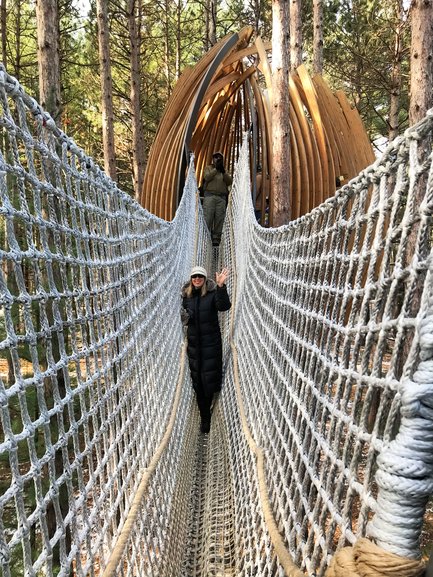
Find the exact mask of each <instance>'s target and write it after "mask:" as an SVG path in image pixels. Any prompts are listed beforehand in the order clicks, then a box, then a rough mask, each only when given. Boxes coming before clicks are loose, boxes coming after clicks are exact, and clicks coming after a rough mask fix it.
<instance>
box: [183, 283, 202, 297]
mask: <svg viewBox="0 0 433 577" xmlns="http://www.w3.org/2000/svg"><path fill="white" fill-rule="evenodd" d="M193 288H194V287H193V286H192V280H191V279H189V285H188V286H187V287H186V290H185V295H186V296H187V297H188V298H191V297H192V291H193ZM206 294H207V278H205V279H204V283H203V284H202V285H201V292H200V296H201V297H204V296H205V295H206Z"/></svg>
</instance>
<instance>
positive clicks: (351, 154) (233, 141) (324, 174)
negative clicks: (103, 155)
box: [140, 27, 374, 224]
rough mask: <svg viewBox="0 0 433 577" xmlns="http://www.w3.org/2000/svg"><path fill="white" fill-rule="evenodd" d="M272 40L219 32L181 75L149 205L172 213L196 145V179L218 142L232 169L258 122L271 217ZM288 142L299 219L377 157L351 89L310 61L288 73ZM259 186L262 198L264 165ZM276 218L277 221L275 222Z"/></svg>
mask: <svg viewBox="0 0 433 577" xmlns="http://www.w3.org/2000/svg"><path fill="white" fill-rule="evenodd" d="M269 50H270V46H269V45H266V44H265V43H264V42H263V41H262V39H261V38H260V37H258V38H255V40H254V41H252V28H250V27H246V28H244V29H242V30H241V31H240V32H239V33H237V34H230V35H228V36H226V37H225V38H223V39H222V40H220V41H219V42H218V43H217V44H216V45H215V46H213V47H212V49H211V50H210V51H209V52H208V53H207V54H205V55H204V56H203V58H202V59H201V60H200V61H199V62H198V63H197V64H196V65H195V66H194V67H192V68H188V69H186V70H185V71H184V73H183V74H182V76H181V77H180V78H179V80H178V82H177V84H176V86H175V89H174V91H173V93H172V95H171V98H170V100H169V102H168V104H167V107H166V110H165V113H164V115H163V117H162V119H161V122H160V125H159V127H158V131H157V134H156V137H155V140H154V143H153V146H152V148H151V151H150V154H149V158H148V162H147V166H146V172H145V176H144V185H143V190H142V193H141V197H140V202H141V204H142V205H143V206H144V207H145V208H147V209H148V210H149V211H150V212H152V213H154V214H156V215H158V216H160V217H161V218H164V219H166V220H171V219H172V218H173V216H174V213H175V211H176V208H177V205H178V203H179V200H180V197H181V194H182V190H183V185H184V182H185V175H186V169H187V165H188V162H189V157H190V153H191V152H193V153H194V155H195V165H196V171H197V180H198V182H201V179H202V174H203V170H204V167H205V166H206V165H207V164H209V163H210V162H211V158H212V153H213V152H215V151H216V150H218V151H221V152H222V153H223V154H224V158H225V165H226V167H227V169H228V170H229V172H233V166H234V164H235V162H236V160H237V157H238V153H239V150H240V146H241V143H242V138H243V134H244V132H245V131H246V130H250V131H251V134H252V137H251V174H252V190H253V197H254V199H255V200H256V201H257V202H256V205H257V207H258V208H260V209H261V210H262V212H263V211H264V209H265V204H266V199H267V198H268V199H269V203H270V207H271V211H270V212H271V215H272V204H273V202H272V186H271V182H272V180H271V179H272V125H271V103H272V84H271V82H272V74H271V67H270V62H269V57H268V52H269ZM289 93H290V148H291V182H290V194H291V206H292V218H297V217H299V216H301V215H303V214H305V213H307V212H309V211H310V210H311V209H312V208H314V207H315V206H317V205H319V204H320V203H321V202H323V201H324V200H325V199H326V198H328V197H330V196H332V195H333V194H334V193H335V190H336V187H337V185H336V182H337V179H338V178H340V177H343V179H344V180H343V182H347V180H348V179H350V178H352V177H354V176H355V175H356V174H358V173H359V172H360V170H362V169H363V168H365V167H366V166H368V165H369V164H371V163H372V162H373V160H374V154H373V149H372V146H371V143H370V141H369V139H368V136H367V134H366V131H365V128H364V126H363V123H362V120H361V118H360V116H359V114H358V111H357V109H356V108H354V107H353V106H351V105H350V103H349V102H348V100H347V98H346V96H345V94H344V92H343V91H336V92H332V91H331V89H330V88H329V86H328V85H327V84H326V82H325V81H324V80H323V78H322V77H321V76H318V75H316V76H314V77H313V78H311V77H310V75H309V74H308V72H307V70H306V68H305V67H304V66H301V67H299V68H298V69H297V70H296V71H294V72H292V73H291V75H290V86H289ZM258 165H260V166H261V171H262V178H261V180H262V184H261V193H259V195H258V196H257V199H256V198H255V197H256V168H257V166H258ZM270 224H272V220H271V222H270Z"/></svg>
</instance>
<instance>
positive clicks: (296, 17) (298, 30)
mask: <svg viewBox="0 0 433 577" xmlns="http://www.w3.org/2000/svg"><path fill="white" fill-rule="evenodd" d="M272 4H273V3H272ZM302 49H303V41H302V0H290V68H291V70H296V68H298V66H301V64H302Z"/></svg>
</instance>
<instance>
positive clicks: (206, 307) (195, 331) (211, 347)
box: [182, 279, 231, 396]
mask: <svg viewBox="0 0 433 577" xmlns="http://www.w3.org/2000/svg"><path fill="white" fill-rule="evenodd" d="M206 283H207V293H206V294H205V296H203V297H202V296H200V290H194V291H193V295H192V296H191V297H189V298H188V297H187V296H186V293H185V290H186V288H187V287H188V284H189V283H188V284H187V285H185V286H184V287H183V291H182V296H183V303H182V304H183V308H184V309H185V311H186V313H187V316H188V329H187V337H188V349H187V353H188V359H189V367H190V370H191V378H192V382H193V386H194V389H195V390H200V389H202V390H203V392H204V393H205V394H206V396H211V395H213V394H214V393H216V392H217V391H219V390H221V380H222V343H221V331H220V327H219V323H218V311H227V310H229V308H230V307H231V303H230V299H229V296H228V294H227V288H226V286H222V287H218V286H217V284H216V283H215V282H214V281H213V280H211V279H207V280H206Z"/></svg>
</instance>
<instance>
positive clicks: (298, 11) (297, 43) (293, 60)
mask: <svg viewBox="0 0 433 577" xmlns="http://www.w3.org/2000/svg"><path fill="white" fill-rule="evenodd" d="M302 50H303V40H302V0H291V1H290V67H291V69H292V70H296V68H298V66H301V64H302Z"/></svg>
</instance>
